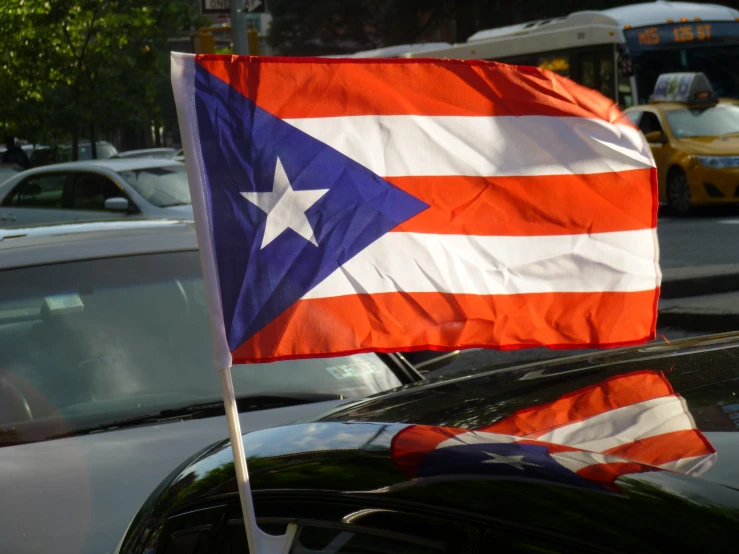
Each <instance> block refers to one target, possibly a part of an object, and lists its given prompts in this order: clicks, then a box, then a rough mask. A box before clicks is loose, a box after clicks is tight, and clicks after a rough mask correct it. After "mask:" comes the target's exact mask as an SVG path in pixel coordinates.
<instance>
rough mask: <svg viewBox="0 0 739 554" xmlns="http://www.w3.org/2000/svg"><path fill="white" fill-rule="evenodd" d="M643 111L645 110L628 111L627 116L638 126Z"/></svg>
mask: <svg viewBox="0 0 739 554" xmlns="http://www.w3.org/2000/svg"><path fill="white" fill-rule="evenodd" d="M643 113H644V112H642V111H640V110H631V111H628V112H626V117H628V118H629V119H630V120H631V122H632V123H633V124H634V125H636V126H638V125H639V119H640V118H641V114H643Z"/></svg>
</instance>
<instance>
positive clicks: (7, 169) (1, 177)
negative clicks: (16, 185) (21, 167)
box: [0, 166, 18, 183]
mask: <svg viewBox="0 0 739 554" xmlns="http://www.w3.org/2000/svg"><path fill="white" fill-rule="evenodd" d="M16 173H18V169H16V168H15V167H12V166H0V183H4V182H5V181H7V180H8V179H10V178H11V177H12V176H13V175H15V174H16Z"/></svg>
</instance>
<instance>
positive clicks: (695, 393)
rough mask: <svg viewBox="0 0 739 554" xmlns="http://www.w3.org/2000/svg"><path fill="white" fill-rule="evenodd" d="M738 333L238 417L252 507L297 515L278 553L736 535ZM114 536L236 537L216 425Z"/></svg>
mask: <svg viewBox="0 0 739 554" xmlns="http://www.w3.org/2000/svg"><path fill="white" fill-rule="evenodd" d="M737 348H739V333H733V334H729V335H724V336H718V337H705V338H699V339H692V340H685V341H681V342H679V343H677V342H676V343H673V344H672V345H666V344H664V345H655V344H650V345H647V346H643V347H638V348H630V349H621V350H618V351H611V352H603V353H600V354H595V355H583V356H577V357H572V358H567V359H559V360H556V361H550V362H546V363H539V364H530V365H527V366H520V367H517V368H509V369H504V370H498V371H489V372H478V373H476V374H473V375H468V376H463V377H457V378H447V379H439V380H430V381H428V382H424V383H417V384H415V385H410V386H407V387H404V388H403V389H400V390H394V391H389V392H385V393H380V394H378V395H376V396H375V397H373V398H368V399H364V400H359V401H357V402H355V403H353V404H351V405H348V406H341V407H337V408H335V409H334V410H333V412H332V413H329V414H326V415H324V416H322V417H320V418H317V419H314V420H313V421H304V422H302V423H300V424H297V425H292V426H285V427H280V428H272V429H268V430H262V431H259V432H254V433H248V434H246V435H245V437H244V441H245V452H246V454H247V456H248V458H249V465H250V481H251V484H252V487H253V488H254V491H255V492H254V495H253V498H254V502H255V510H256V515H257V518H258V523H259V525H260V526H261V528H262V530H263V531H264V532H267V533H272V534H282V533H284V532H285V530H286V529H287V526H288V525H292V526H293V527H294V528H297V530H296V539H295V543H294V544H293V546H292V548H291V549H290V550H289V552H292V553H298V552H301V553H303V552H324V553H328V552H331V553H342V552H346V553H349V552H352V553H355V552H373V553H380V552H382V553H390V552H393V553H394V552H419V553H420V552H423V553H431V552H455V553H456V552H480V553H487V552H505V553H532V552H547V553H560V552H562V553H565V552H566V553H585V552H621V553H627V552H634V553H636V552H704V551H705V552H708V551H711V552H724V551H726V552H729V551H733V550H735V544H736V534H737V530H739V433H737V431H739V418H738V417H737V415H738V414H739V401H738V400H737V397H736V388H737V383H739V369H737V364H736V356H737ZM116 552H121V553H124V554H144V553H157V554H158V553H164V552H167V553H169V552H177V553H185V552H186V553H193V554H195V553H201V552H208V553H212V554H221V553H231V552H247V547H246V538H245V533H244V526H243V520H242V513H241V509H240V504H239V497H238V491H237V485H236V480H235V475H234V465H233V457H232V451H231V447H230V444H229V442H228V441H221V442H218V443H216V444H215V445H213V446H212V447H211V448H210V449H206V450H205V451H203V452H202V453H199V454H197V455H195V456H193V457H191V458H190V459H189V460H185V461H184V463H183V465H181V466H180V467H178V468H176V469H174V471H173V473H172V474H171V475H170V476H169V477H168V478H167V479H166V480H165V481H164V482H163V483H162V484H161V485H160V486H159V487H157V488H156V489H155V490H154V491H153V492H152V495H151V497H150V498H149V500H148V501H147V502H146V503H145V505H144V506H143V507H142V508H141V510H140V511H139V513H138V514H137V515H136V516H135V517H134V519H133V520H132V522H131V524H130V527H129V530H128V532H127V533H126V535H125V537H124V538H123V540H122V541H121V543H120V544H119V547H118V550H116ZM286 552H287V550H286Z"/></svg>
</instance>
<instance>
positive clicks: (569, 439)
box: [391, 371, 716, 488]
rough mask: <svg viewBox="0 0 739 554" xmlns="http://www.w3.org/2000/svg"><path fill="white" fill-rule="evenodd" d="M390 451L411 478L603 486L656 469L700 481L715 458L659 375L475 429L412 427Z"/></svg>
mask: <svg viewBox="0 0 739 554" xmlns="http://www.w3.org/2000/svg"><path fill="white" fill-rule="evenodd" d="M391 448H392V457H393V460H394V462H395V463H396V465H397V466H398V467H399V468H400V469H401V470H402V471H403V472H404V473H405V474H406V475H408V476H409V477H412V478H430V477H435V478H439V477H443V476H452V475H455V476H459V475H483V476H502V477H506V478H526V479H544V480H555V481H560V482H562V483H563V484H571V485H579V486H584V484H585V482H588V483H592V484H598V485H601V486H605V487H606V488H614V486H615V481H616V479H618V478H619V477H621V476H622V475H628V474H634V473H642V472H645V471H655V470H657V469H664V470H668V471H674V472H678V473H683V474H687V475H691V476H699V475H702V474H703V473H705V472H706V471H707V470H708V469H710V468H711V467H712V466H713V464H714V463H715V461H716V450H715V449H714V448H713V446H712V445H711V443H709V442H708V440H707V439H706V437H705V436H704V435H703V434H702V433H701V432H700V431H699V430H698V429H697V428H696V426H695V422H694V420H693V418H692V416H691V415H690V411H689V410H688V407H687V404H686V403H685V400H684V399H683V398H682V397H680V396H679V395H678V394H676V393H675V392H674V391H673V389H672V387H671V385H670V383H669V381H668V380H667V378H666V377H665V376H664V375H663V374H662V373H659V372H655V371H638V372H634V373H629V374H625V375H619V376H616V377H612V378H610V379H606V380H604V381H602V382H600V383H598V384H596V385H593V386H590V387H586V388H583V389H580V390H577V391H575V392H573V393H570V394H568V395H565V396H563V397H561V398H558V399H557V400H555V401H554V402H550V403H547V404H542V405H540V406H534V407H532V408H527V409H524V410H520V411H518V412H516V413H514V414H513V415H511V416H509V417H506V418H505V419H503V420H501V421H499V422H497V423H495V424H493V425H490V426H486V427H483V428H481V429H477V430H474V431H469V430H464V429H451V428H443V427H427V426H419V425H411V426H409V427H406V428H405V429H403V430H402V431H400V432H399V433H398V434H396V435H395V437H393V441H392V447H391ZM501 471H502V473H501Z"/></svg>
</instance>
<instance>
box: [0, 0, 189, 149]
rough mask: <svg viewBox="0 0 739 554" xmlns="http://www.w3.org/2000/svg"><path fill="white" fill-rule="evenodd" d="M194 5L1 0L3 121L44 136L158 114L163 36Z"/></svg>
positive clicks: (14, 129)
mask: <svg viewBox="0 0 739 554" xmlns="http://www.w3.org/2000/svg"><path fill="white" fill-rule="evenodd" d="M191 9H192V3H191V2H190V1H189V0H159V1H157V2H151V1H150V0H3V8H2V10H0V36H2V37H3V40H2V41H0V94H2V98H3V110H2V113H1V114H0V126H1V127H3V128H4V129H5V130H6V131H8V132H11V133H16V134H20V135H22V136H23V137H24V138H27V139H31V140H36V141H41V140H55V139H60V138H63V137H69V136H80V135H81V136H89V134H88V133H90V132H91V131H90V130H91V129H96V131H97V132H104V131H110V130H113V129H117V128H119V127H120V126H124V125H132V124H136V123H141V122H143V121H151V120H152V119H156V118H157V117H158V116H159V110H160V108H159V106H158V103H157V96H158V94H160V90H159V88H160V87H161V82H162V76H165V77H166V75H167V74H168V60H167V59H166V58H167V57H166V55H163V54H164V53H167V48H166V46H167V42H166V39H167V37H168V36H172V35H173V34H176V33H178V32H181V31H180V30H181V29H182V28H183V27H184V28H187V27H188V26H189V22H190V20H191V16H192V14H191ZM158 87H159V88H158Z"/></svg>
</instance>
